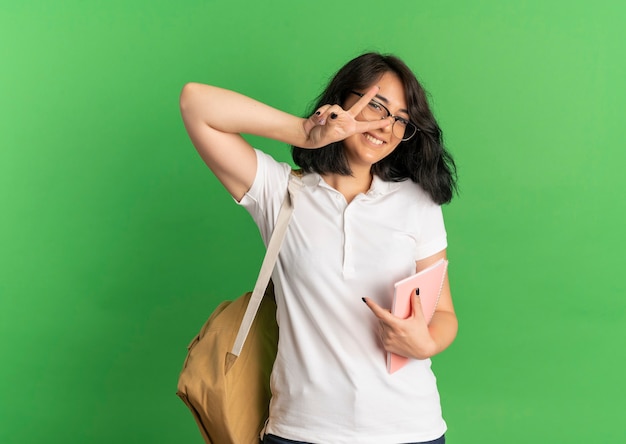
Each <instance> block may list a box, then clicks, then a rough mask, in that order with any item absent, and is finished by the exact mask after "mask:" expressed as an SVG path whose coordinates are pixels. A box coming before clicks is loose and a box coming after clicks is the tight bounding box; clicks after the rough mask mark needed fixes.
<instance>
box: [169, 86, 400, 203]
mask: <svg viewBox="0 0 626 444" xmlns="http://www.w3.org/2000/svg"><path fill="white" fill-rule="evenodd" d="M377 91H378V88H377V87H373V88H371V90H370V91H369V92H368V94H366V95H365V96H363V97H362V98H361V99H360V100H359V101H358V102H357V103H356V104H355V105H353V106H352V107H351V108H350V109H349V110H348V111H344V110H343V109H342V108H341V107H340V106H339V105H324V106H323V107H321V108H320V109H319V110H317V112H316V113H315V114H313V115H312V116H311V117H310V118H308V119H303V118H300V117H296V116H293V115H291V114H288V113H285V112H283V111H280V110H277V109H275V108H272V107H271V106H268V105H265V104H263V103H261V102H258V101H256V100H254V99H251V98H249V97H246V96H244V95H241V94H239V93H236V92H234V91H229V90H225V89H222V88H218V87H215V86H210V85H202V84H199V83H188V84H187V85H185V87H184V88H183V90H182V93H181V96H180V108H181V113H182V116H183V121H184V122H185V128H186V129H187V132H188V134H189V137H190V138H191V141H192V143H193V144H194V146H195V147H196V149H197V150H198V153H199V154H200V156H201V157H202V159H203V160H204V162H205V163H206V164H207V166H208V167H209V168H210V169H211V171H213V173H214V174H215V175H216V176H217V178H218V179H219V180H220V182H222V184H223V185H224V187H225V188H226V189H227V190H228V192H229V193H230V194H231V195H232V196H233V197H234V198H235V199H237V200H241V198H242V197H243V196H244V194H245V193H246V192H247V191H248V190H249V189H250V186H251V185H252V182H253V181H254V177H255V175H256V156H255V154H254V151H253V149H252V147H251V146H250V145H249V144H248V143H247V142H246V141H245V139H243V137H241V136H240V134H241V133H244V134H254V135H256V136H261V137H266V138H269V139H274V140H278V141H281V142H285V143H287V144H289V145H295V146H299V147H302V148H319V147H322V146H325V145H328V144H329V143H332V142H335V141H337V140H343V139H345V138H346V137H348V136H350V135H352V134H354V133H356V132H365V131H369V130H372V129H375V128H382V127H384V126H387V125H389V124H390V121H389V120H388V119H385V120H381V121H377V122H361V121H357V120H356V119H355V117H356V116H357V115H358V114H359V113H360V111H361V109H363V107H365V105H366V104H367V103H369V101H370V100H371V98H372V97H374V95H375V94H376V92H377Z"/></svg>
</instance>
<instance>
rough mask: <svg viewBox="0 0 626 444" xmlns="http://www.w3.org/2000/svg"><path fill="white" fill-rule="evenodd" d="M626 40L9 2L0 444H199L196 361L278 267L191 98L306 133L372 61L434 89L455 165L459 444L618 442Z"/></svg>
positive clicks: (427, 16)
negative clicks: (181, 386)
mask: <svg viewBox="0 0 626 444" xmlns="http://www.w3.org/2000/svg"><path fill="white" fill-rule="evenodd" d="M625 19H626V6H624V3H623V2H619V1H617V0H616V1H613V2H610V1H603V0H598V1H594V2H576V1H562V0H561V1H539V0H536V1H523V2H503V1H478V2H465V1H417V0H410V1H406V0H396V1H394V2H386V3H385V2H380V1H376V2H374V1H361V2H343V1H335V2H329V1H327V0H318V1H316V2H298V1H293V0H291V1H284V0H283V1H276V2H251V1H250V2H241V1H230V2H215V1H210V0H204V1H201V0H189V1H180V2H174V1H158V0H157V1H154V0H153V1H146V0H134V1H121V0H113V1H110V2H97V1H78V0H59V1H57V2H44V1H41V0H32V1H23V2H8V1H7V0H4V1H3V2H2V6H0V104H1V106H0V338H1V342H0V344H1V345H0V347H1V348H0V352H1V356H2V364H1V365H0V442H1V443H11V444H12V443H16V444H30V443H38V442H48V443H111V442H116V443H148V442H151V443H181V442H187V443H192V442H196V443H200V442H201V439H200V435H199V433H198V432H197V431H196V428H195V424H194V423H193V420H192V418H191V415H190V414H189V413H188V412H187V411H186V408H185V406H184V405H183V403H182V402H181V401H179V400H178V399H177V398H176V396H175V390H176V380H177V376H178V372H179V370H180V366H181V364H182V360H183V357H184V355H185V347H186V345H187V343H188V341H189V340H190V339H191V337H192V336H193V335H194V334H195V332H196V330H197V329H198V328H199V326H200V325H201V324H202V322H203V321H204V319H205V318H206V316H207V315H208V314H209V313H210V312H211V310H212V309H213V307H215V305H216V304H217V303H218V302H219V301H220V300H221V299H224V298H230V297H234V296H236V295H238V294H239V293H242V292H243V291H245V290H247V289H249V288H251V286H252V284H253V282H254V280H255V270H256V269H257V267H258V265H259V264H260V259H261V257H262V244H261V242H260V239H259V236H258V233H257V230H256V228H255V227H254V225H253V223H252V222H251V220H250V219H249V217H248V215H247V214H246V213H245V211H244V210H242V209H241V208H238V207H236V206H235V205H234V204H233V203H232V202H231V199H230V198H229V197H228V196H227V194H226V193H225V191H223V190H222V189H221V187H220V186H219V184H218V183H217V181H216V180H215V179H214V178H213V177H212V176H211V174H210V173H209V171H208V170H207V169H206V168H205V167H204V165H203V164H202V162H201V160H200V158H199V157H198V155H197V154H196V153H195V151H194V149H193V147H192V146H191V144H190V142H189V140H188V139H187V136H186V134H185V132H184V129H183V126H182V123H181V119H180V116H179V112H178V103H177V99H178V94H179V91H180V89H181V87H182V85H183V84H184V83H185V82H188V81H200V82H207V83H214V84H217V85H220V86H224V87H228V88H232V89H236V90H238V91H241V92H243V93H246V94H248V95H251V96H253V97H255V98H257V99H260V100H262V101H266V102H268V103H270V104H272V105H275V106H277V107H279V108H281V109H284V110H286V111H290V112H293V113H296V114H301V113H302V112H303V111H304V110H305V108H307V106H308V104H309V103H310V102H311V100H312V99H313V98H314V97H315V96H316V95H317V94H318V93H319V92H320V90H321V88H322V86H323V85H324V84H325V82H326V81H327V79H328V78H329V76H330V75H331V74H332V73H333V72H334V71H335V70H336V69H338V68H339V66H341V65H342V64H343V63H344V62H346V61H347V60H348V59H349V58H352V57H353V56H356V55H357V54H359V53H361V52H363V51H365V50H378V51H383V52H393V53H396V54H398V55H400V56H401V57H403V58H404V59H405V60H406V61H407V62H408V64H409V65H410V66H411V67H413V68H414V70H415V71H416V72H417V74H418V76H419V78H421V79H422V81H423V83H424V85H425V86H426V88H427V89H428V90H429V92H430V94H431V95H432V101H433V106H434V109H435V112H436V115H437V117H438V118H439V120H440V124H441V125H442V127H443V129H444V134H445V136H446V141H447V144H448V146H449V148H450V150H451V151H452V152H453V154H454V155H455V157H456V160H457V162H458V167H459V176H460V187H461V193H460V196H459V197H458V198H457V199H456V200H455V201H453V203H452V204H451V205H449V206H447V207H446V208H445V215H446V222H447V228H448V231H449V244H450V246H449V256H450V264H451V265H450V271H451V280H452V285H453V294H454V296H455V300H456V305H457V309H458V316H459V319H460V332H459V337H458V339H457V341H456V342H455V343H454V345H453V346H452V347H451V348H450V349H449V350H448V351H446V352H445V353H444V354H442V355H440V356H439V357H437V358H435V360H434V366H435V369H436V372H437V374H438V378H439V384H440V388H441V393H442V399H443V405H444V412H445V416H446V418H447V420H448V422H449V427H450V429H449V432H448V438H449V442H450V443H458V444H464V443H470V444H472V443H503V442H506V443H508V444H513V443H528V442H539V443H543V442H557V443H588V442H593V443H595V442H622V441H623V440H624V438H625V437H626V432H624V430H623V424H622V422H621V420H622V416H623V413H624V411H626V401H624V395H625V394H626V393H625V392H626V386H625V384H624V382H623V376H622V375H623V372H624V363H625V352H624V344H625V343H626V341H625V339H626V323H625V321H626V302H625V300H626V299H625V298H624V296H625V294H626V287H625V284H624V280H623V279H622V278H623V276H624V272H623V270H622V269H623V266H624V265H625V262H626V261H625V260H624V249H625V247H626V237H625V235H624V228H623V227H624V212H625V203H624V202H625V200H624V197H623V192H624V190H625V180H624V174H623V172H622V169H623V166H624V163H625V161H626V154H625V148H626V147H625V143H624V142H625V137H624V131H623V129H624V104H625V103H626V88H625V86H624V82H625V79H626V62H625V57H624V42H625V41H626V30H625V29H626V28H625V27H624V26H623V24H624V22H625ZM251 140H252V141H253V142H254V143H255V144H257V145H259V146H263V147H264V148H265V149H267V150H268V151H270V152H271V153H273V154H274V155H275V156H277V157H278V158H281V159H285V160H287V159H289V155H288V150H287V148H286V147H284V146H282V145H280V144H277V143H275V142H267V141H263V140H259V139H255V138H251Z"/></svg>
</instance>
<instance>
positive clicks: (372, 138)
mask: <svg viewBox="0 0 626 444" xmlns="http://www.w3.org/2000/svg"><path fill="white" fill-rule="evenodd" d="M364 135H365V138H366V139H367V140H369V141H370V142H372V143H373V144H374V145H382V144H383V143H385V141H384V140H380V139H377V138H375V137H374V136H371V135H370V134H364Z"/></svg>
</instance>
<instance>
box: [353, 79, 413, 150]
mask: <svg viewBox="0 0 626 444" xmlns="http://www.w3.org/2000/svg"><path fill="white" fill-rule="evenodd" d="M350 93H351V94H354V95H357V96H359V97H363V96H364V95H365V94H363V93H360V92H357V91H350ZM370 102H374V103H375V104H376V105H379V106H380V107H381V108H382V109H384V110H385V111H387V117H386V118H389V117H393V124H392V125H391V127H392V128H391V131H392V132H393V125H395V124H396V122H397V121H398V120H400V119H402V120H406V121H407V123H408V124H410V125H413V126H414V127H415V131H414V132H413V134H411V135H410V136H409V137H407V138H401V140H402V141H403V142H406V141H407V140H411V139H412V138H413V136H415V135H416V134H417V132H418V131H421V130H420V129H419V127H418V126H417V125H416V124H414V123H413V122H411V121H410V120H409V119H405V118H404V117H401V116H394V115H393V114H391V111H389V108H387V107H386V106H385V105H383V104H382V103H380V102H379V101H378V100H374V99H372V100H370ZM396 137H397V136H396Z"/></svg>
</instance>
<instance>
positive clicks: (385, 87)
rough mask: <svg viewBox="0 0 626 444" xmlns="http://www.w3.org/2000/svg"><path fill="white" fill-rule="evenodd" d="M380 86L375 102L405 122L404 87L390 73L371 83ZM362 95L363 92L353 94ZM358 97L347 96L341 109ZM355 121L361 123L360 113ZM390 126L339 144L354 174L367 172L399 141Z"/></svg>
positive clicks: (356, 135) (396, 77)
mask: <svg viewBox="0 0 626 444" xmlns="http://www.w3.org/2000/svg"><path fill="white" fill-rule="evenodd" d="M375 84H376V85H378V86H379V87H380V90H379V91H378V94H377V95H376V98H375V100H376V101H377V102H380V103H381V104H383V105H384V106H385V107H387V109H389V111H390V112H391V114H392V115H394V116H398V117H404V118H406V119H407V120H408V118H409V116H408V113H407V104H406V99H405V93H404V85H403V84H402V81H401V80H400V78H399V77H398V76H397V75H396V74H395V73H393V72H390V71H389V72H386V73H385V74H383V75H382V77H381V78H380V79H379V80H378V81H377V82H375ZM357 92H359V93H364V92H365V91H357ZM358 99H359V97H358V96H357V95H355V94H351V95H350V96H349V97H348V99H347V100H346V101H345V103H344V104H343V108H344V109H349V108H350V107H351V106H352V105H354V103H356V102H357V100H358ZM356 119H357V120H365V119H364V118H363V116H362V114H359V115H358V116H357V117H356ZM391 127H392V125H391V124H390V125H389V126H387V127H385V128H382V129H377V130H373V131H369V132H366V133H363V134H354V135H352V136H350V137H348V138H347V139H345V140H344V141H343V146H344V149H345V154H346V158H347V160H348V163H349V165H350V168H351V169H352V171H353V172H354V173H357V171H359V170H365V169H367V172H368V173H369V170H370V168H371V166H372V165H373V164H375V163H376V162H378V161H379V160H381V159H383V158H385V157H386V156H388V155H389V154H390V153H391V152H392V151H393V150H394V149H395V148H396V147H397V146H398V144H399V143H400V142H401V141H402V139H401V138H399V137H397V136H395V135H394V134H393V132H392V129H391Z"/></svg>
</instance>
